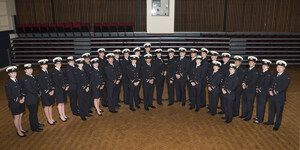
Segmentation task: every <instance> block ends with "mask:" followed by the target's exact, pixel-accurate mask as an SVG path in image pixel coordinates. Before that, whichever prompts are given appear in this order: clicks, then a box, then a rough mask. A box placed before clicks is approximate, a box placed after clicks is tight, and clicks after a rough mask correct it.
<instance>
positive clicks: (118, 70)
mask: <svg viewBox="0 0 300 150" xmlns="http://www.w3.org/2000/svg"><path fill="white" fill-rule="evenodd" d="M113 52H114V54H115V58H114V67H115V68H116V74H117V75H118V76H119V79H120V83H119V84H118V85H117V89H116V91H115V93H116V94H115V95H114V96H115V102H116V106H118V107H120V106H121V105H119V104H118V103H119V102H123V101H121V100H120V93H121V84H122V78H123V76H122V74H123V73H122V67H121V61H120V54H121V53H122V52H121V50H119V49H116V50H114V51H113Z"/></svg>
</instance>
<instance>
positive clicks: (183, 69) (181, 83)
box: [175, 47, 190, 106]
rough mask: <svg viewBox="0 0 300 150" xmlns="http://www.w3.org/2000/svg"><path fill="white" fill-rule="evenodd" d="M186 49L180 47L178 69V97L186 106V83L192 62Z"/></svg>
mask: <svg viewBox="0 0 300 150" xmlns="http://www.w3.org/2000/svg"><path fill="white" fill-rule="evenodd" d="M185 53H186V49H185V48H183V47H180V48H179V60H178V63H177V70H176V74H175V76H176V99H177V101H181V102H182V106H185V101H186V94H185V84H186V82H187V75H188V71H189V69H190V63H189V60H188V58H186V57H185Z"/></svg>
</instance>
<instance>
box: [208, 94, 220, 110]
mask: <svg viewBox="0 0 300 150" xmlns="http://www.w3.org/2000/svg"><path fill="white" fill-rule="evenodd" d="M219 96H220V89H214V90H212V91H210V92H209V106H208V108H209V112H210V113H211V114H216V113H217V106H218V101H219Z"/></svg>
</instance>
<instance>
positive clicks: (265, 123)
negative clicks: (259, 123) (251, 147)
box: [263, 122, 274, 125]
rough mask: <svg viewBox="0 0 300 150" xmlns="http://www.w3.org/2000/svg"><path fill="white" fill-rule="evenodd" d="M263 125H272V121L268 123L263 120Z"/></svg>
mask: <svg viewBox="0 0 300 150" xmlns="http://www.w3.org/2000/svg"><path fill="white" fill-rule="evenodd" d="M263 124H264V125H273V124H274V123H270V122H264V123H263Z"/></svg>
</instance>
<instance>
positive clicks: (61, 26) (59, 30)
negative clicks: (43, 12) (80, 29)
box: [56, 23, 65, 32]
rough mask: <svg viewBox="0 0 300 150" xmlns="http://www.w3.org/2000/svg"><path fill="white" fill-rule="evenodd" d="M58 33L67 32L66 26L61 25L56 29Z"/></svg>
mask: <svg viewBox="0 0 300 150" xmlns="http://www.w3.org/2000/svg"><path fill="white" fill-rule="evenodd" d="M56 32H65V24H63V23H60V24H58V25H57V27H56Z"/></svg>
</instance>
